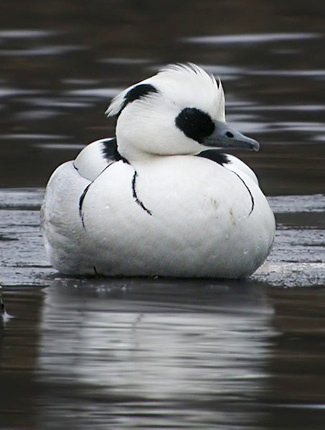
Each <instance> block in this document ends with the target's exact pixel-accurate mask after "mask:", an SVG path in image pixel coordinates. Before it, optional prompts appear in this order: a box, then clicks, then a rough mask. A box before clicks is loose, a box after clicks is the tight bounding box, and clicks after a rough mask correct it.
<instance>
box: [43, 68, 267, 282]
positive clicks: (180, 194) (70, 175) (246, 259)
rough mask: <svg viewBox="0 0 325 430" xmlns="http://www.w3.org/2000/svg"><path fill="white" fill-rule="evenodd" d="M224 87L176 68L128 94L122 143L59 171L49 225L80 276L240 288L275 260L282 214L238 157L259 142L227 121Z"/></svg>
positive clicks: (200, 73) (121, 119) (57, 255)
mask: <svg viewBox="0 0 325 430" xmlns="http://www.w3.org/2000/svg"><path fill="white" fill-rule="evenodd" d="M224 105H225V100H224V92H223V89H222V85H221V82H220V81H219V80H215V78H214V77H213V76H210V75H208V74H207V73H206V72H205V71H204V70H202V69H201V68H199V67H198V66H195V65H193V64H189V65H173V66H169V67H167V68H165V69H162V70H161V71H160V72H159V73H158V74H157V75H155V76H153V77H151V78H149V79H146V80H144V81H142V82H140V83H138V84H135V85H133V86H131V87H130V88H128V89H126V90H125V91H123V92H122V93H121V94H119V95H118V96H117V97H116V98H115V99H114V100H113V101H112V103H111V105H110V106H109V108H108V110H107V113H108V116H112V115H117V125H116V137H115V138H112V139H103V140H99V141H96V142H93V143H92V144H90V145H88V146H87V147H85V148H84V149H83V150H82V151H81V152H80V154H79V155H78V156H77V158H76V159H75V160H74V161H69V162H67V163H65V164H63V165H61V166H60V167H58V169H57V170H56V171H55V172H54V173H53V175H52V177H51V179H50V181H49V183H48V186H47V189H46V194H45V199H44V203H43V208H42V224H43V233H44V238H45V246H46V251H47V254H48V256H49V259H50V261H51V263H52V265H53V266H54V267H55V268H56V269H57V270H59V271H60V272H62V273H65V274H70V275H94V274H101V275H106V276H119V275H120V276H155V275H158V276H175V277H218V278H241V277H245V276H247V275H250V274H251V273H253V272H254V271H255V270H256V269H257V268H258V267H259V266H260V265H261V264H262V263H263V261H264V260H265V258H266V257H267V255H268V254H269V252H270V249H271V246H272V243H273V239H274V233H275V222H274V216H273V213H272V212H271V209H270V207H269V205H268V202H267V200H266V198H265V196H264V195H263V193H262V191H261V190H260V188H259V186H258V181H257V179H256V176H255V174H254V173H253V171H252V170H251V169H250V168H249V167H248V166H247V165H245V164H244V163H243V162H242V161H240V160H239V159H238V158H236V157H234V156H232V155H227V154H224V153H223V152H221V150H225V149H227V148H243V149H244V148H247V149H253V150H258V149H259V144H258V143H257V142H256V141H255V140H253V139H250V138H248V137H245V136H243V135H242V134H240V133H239V132H237V131H235V130H233V129H232V128H230V127H229V126H228V124H227V123H226V122H225V106H224Z"/></svg>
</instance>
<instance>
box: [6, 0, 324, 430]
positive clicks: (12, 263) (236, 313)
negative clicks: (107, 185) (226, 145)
mask: <svg viewBox="0 0 325 430" xmlns="http://www.w3.org/2000/svg"><path fill="white" fill-rule="evenodd" d="M0 9H1V13H0V188H1V189H0V284H1V285H2V287H3V288H2V293H3V296H4V299H5V302H6V307H7V312H8V313H9V314H10V315H11V316H12V318H9V319H7V320H6V321H5V322H4V323H3V324H2V325H1V324H0V429H1V430H7V429H10V430H17V429H19V430H20V429H24V430H25V429H28V430H29V429H33V430H34V429H37V430H38V429H40V430H43V429H45V430H47V429H87V430H88V429H94V430H97V429H105V430H106V429H135V428H136V429H144V428H150V429H154V428H155V429H162V428H171V429H174V428H175V429H178V428H184V429H201V428H202V429H203V428H204V429H218V430H219V429H220V430H234V429H240V430H248V429H249V430H251V429H258V430H264V429H266V430H269V429H270V430H271V429H272V430H273V429H274V430H275V429H295V430H296V429H298V430H316V429H319V430H323V429H324V428H325V365H324V363H325V360H324V358H325V289H324V286H325V285H324V284H325V281H324V280H325V258H324V257H325V252H324V251H325V246H324V242H325V240H324V239H325V217H324V213H325V199H324V184H325V177H324V176H325V175H324V158H325V157H324V141H325V123H324V111H325V103H324V79H325V63H324V57H323V50H324V36H325V33H324V18H325V6H324V3H323V2H322V1H320V0H316V1H312V2H308V3H307V4H306V3H302V2H297V1H293V0H287V1H285V2H283V1H282V2H280V1H275V0H273V1H272V2H269V1H260V2H256V1H245V2H238V1H235V0H230V1H228V2H222V1H212V0H211V1H209V0H203V1H201V2H196V1H190V0H188V1H186V2H185V1H180V0H179V1H178V2H175V1H173V2H171V1H160V0H158V1H156V2H149V1H138V2H135V1H133V2H132V1H127V0H124V1H122V0H115V1H114V0H111V1H104V0H93V1H91V2H90V1H84V2H79V3H78V2H73V1H72V0H66V1H61V0H47V1H43V2H39V1H37V0H31V1H29V2H28V5H27V3H26V4H25V3H24V2H23V3H22V2H18V1H17V0H12V1H11V2H5V3H4V4H1V7H0ZM185 61H191V62H194V63H197V64H199V65H201V66H203V67H205V68H206V69H207V70H209V71H211V72H213V73H215V74H218V75H219V76H220V77H221V79H222V81H223V84H224V87H225V91H226V108H227V111H226V114H227V119H228V121H229V122H230V123H232V124H234V125H235V126H236V127H237V128H238V129H239V130H240V131H242V132H244V133H247V134H248V135H250V136H252V137H254V138H256V139H257V140H259V141H260V143H261V151H260V152H259V153H257V154H255V153H254V154H251V153H238V154H237V155H238V156H239V157H240V158H242V159H243V160H244V161H246V162H247V163H248V164H249V165H250V166H251V167H252V168H253V169H254V170H255V171H256V173H257V175H258V177H259V180H260V183H261V186H262V188H263V190H264V191H265V194H266V195H267V196H268V199H269V201H270V205H271V207H272V208H273V210H274V212H275V215H276V219H277V226H278V229H277V235H276V240H275V244H274V248H273V250H272V252H271V255H270V256H269V258H268V259H267V261H266V263H265V264H264V265H263V266H262V267H261V268H260V269H259V270H258V271H257V272H256V273H255V274H254V275H253V276H252V277H250V278H249V279H247V280H244V281H241V282H235V281H232V282H231V281H219V280H179V279H171V280H164V279H145V280H144V279H77V278H67V277H64V276H62V275H59V274H58V273H57V272H56V271H54V270H53V269H52V268H51V267H50V265H49V263H48V261H47V260H46V256H45V254H44V249H43V245H42V240H41V234H40V229H39V208H40V204H41V201H42V197H43V194H44V188H45V185H46V182H47V180H48V178H49V175H50V174H51V172H52V171H53V170H54V169H55V167H56V166H57V165H59V164H60V163H62V162H64V161H66V160H69V159H72V158H73V157H75V155H76V154H77V153H78V152H79V151H80V149H81V148H82V147H83V146H84V145H86V144H87V143H89V142H91V141H93V140H96V139H99V138H102V137H107V136H111V135H112V134H113V133H114V122H113V121H111V120H110V121H108V120H107V119H106V118H105V116H104V111H105V109H106V107H107V105H108V103H109V101H110V99H111V97H113V96H114V95H115V94H117V93H118V91H119V90H121V89H123V88H125V87H127V86H129V85H130V84H132V83H134V82H137V81H139V80H142V79H144V78H145V77H148V76H150V75H152V74H153V73H155V72H156V71H157V70H158V69H159V68H160V67H161V66H163V65H165V64H168V63H170V62H185Z"/></svg>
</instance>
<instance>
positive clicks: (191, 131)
mask: <svg viewBox="0 0 325 430" xmlns="http://www.w3.org/2000/svg"><path fill="white" fill-rule="evenodd" d="M175 124H176V126H177V127H178V128H179V129H180V130H182V132H183V133H184V134H185V136H187V137H189V138H190V139H193V140H196V141H197V142H199V143H203V140H204V138H205V137H207V136H210V135H211V134H212V133H213V132H214V129H215V125H214V123H213V121H212V119H211V117H210V115H208V114H207V113H205V112H203V111H201V110H200V109H196V108H185V109H183V110H182V111H181V113H180V114H179V115H177V117H176V119H175Z"/></svg>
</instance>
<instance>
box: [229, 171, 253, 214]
mask: <svg viewBox="0 0 325 430" xmlns="http://www.w3.org/2000/svg"><path fill="white" fill-rule="evenodd" d="M232 173H234V174H235V175H236V176H237V177H238V178H239V179H240V180H241V181H242V183H243V184H244V186H245V188H246V190H247V191H248V192H249V195H250V198H251V201H252V207H251V210H250V212H249V214H248V216H250V214H251V213H252V212H253V210H254V206H255V201H254V197H253V194H252V193H251V190H250V189H249V188H248V186H247V185H246V182H245V181H244V179H242V178H241V177H240V176H239V175H238V173H236V172H232Z"/></svg>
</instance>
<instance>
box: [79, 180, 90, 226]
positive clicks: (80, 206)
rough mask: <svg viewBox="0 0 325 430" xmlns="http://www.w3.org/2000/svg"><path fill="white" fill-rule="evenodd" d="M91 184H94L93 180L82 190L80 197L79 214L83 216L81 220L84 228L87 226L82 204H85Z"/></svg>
mask: <svg viewBox="0 0 325 430" xmlns="http://www.w3.org/2000/svg"><path fill="white" fill-rule="evenodd" d="M91 184H92V182H91V183H90V184H88V185H87V186H86V188H85V189H84V190H83V192H82V194H81V196H80V199H79V216H80V218H81V222H82V226H83V228H86V227H85V222H84V217H83V213H82V205H83V202H84V200H85V197H86V194H87V192H88V190H89V187H90V185H91Z"/></svg>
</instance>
